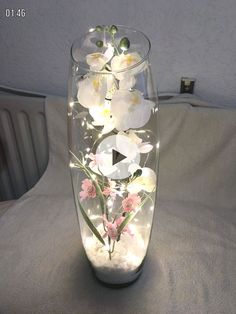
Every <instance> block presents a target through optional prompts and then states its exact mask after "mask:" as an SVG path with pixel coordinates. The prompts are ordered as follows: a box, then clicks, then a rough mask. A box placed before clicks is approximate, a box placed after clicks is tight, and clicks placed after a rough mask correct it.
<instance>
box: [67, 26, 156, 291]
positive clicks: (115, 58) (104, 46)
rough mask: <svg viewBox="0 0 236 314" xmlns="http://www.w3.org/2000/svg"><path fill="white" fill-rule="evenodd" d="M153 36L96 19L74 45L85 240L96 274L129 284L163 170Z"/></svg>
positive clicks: (73, 157) (75, 156)
mask: <svg viewBox="0 0 236 314" xmlns="http://www.w3.org/2000/svg"><path fill="white" fill-rule="evenodd" d="M149 53H150V42H149V39H148V38H147V37H146V36H145V35H144V34H143V33H141V32H139V31H137V30H134V29H130V28H126V27H123V26H115V25H111V26H97V27H96V28H94V29H90V30H89V32H88V33H86V34H85V35H84V36H83V37H81V38H80V39H78V40H76V41H75V42H74V44H73V45H72V48H71V71H70V80H69V92H68V95H69V96H68V97H69V99H68V134H69V154H70V168H71V177H72V185H73V190H74V198H75V203H76V208H77V214H78V220H79V225H80V231H81V237H82V242H83V246H84V249H85V252H86V255H87V258H88V260H89V261H90V263H91V266H92V268H93V270H94V272H95V275H96V277H97V278H98V279H99V280H100V281H102V282H103V283H106V284H108V285H112V286H123V285H128V284H130V283H132V282H133V281H135V280H136V279H137V278H138V276H139V275H140V274H141V271H142V266H143V263H144V259H145V256H146V254H147V248H148V244H149V240H150V235H151V229H152V221H153V213H154V209H155V204H156V202H155V199H156V188H157V170H158V151H159V137H158V119H157V118H158V106H157V92H156V87H155V85H154V84H153V79H152V74H151V68H150V63H149Z"/></svg>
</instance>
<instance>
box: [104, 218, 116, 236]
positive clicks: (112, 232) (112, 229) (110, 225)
mask: <svg viewBox="0 0 236 314" xmlns="http://www.w3.org/2000/svg"><path fill="white" fill-rule="evenodd" d="M103 221H104V222H105V226H106V228H107V231H106V233H105V234H104V236H103V237H106V236H107V235H108V236H109V237H110V238H111V239H112V240H116V238H117V236H118V232H117V224H116V222H115V221H114V222H109V221H108V220H107V218H106V216H105V215H104V216H103Z"/></svg>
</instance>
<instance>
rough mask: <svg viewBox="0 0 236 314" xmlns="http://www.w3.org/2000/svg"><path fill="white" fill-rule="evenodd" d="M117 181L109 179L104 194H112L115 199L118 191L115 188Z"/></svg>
mask: <svg viewBox="0 0 236 314" xmlns="http://www.w3.org/2000/svg"><path fill="white" fill-rule="evenodd" d="M115 186H116V182H115V181H111V180H109V186H107V187H105V188H104V190H103V191H102V194H103V195H105V196H106V197H108V196H110V197H111V198H112V199H113V200H114V199H115V198H116V194H117V191H116V189H115Z"/></svg>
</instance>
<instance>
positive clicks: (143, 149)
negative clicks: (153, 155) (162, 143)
mask: <svg viewBox="0 0 236 314" xmlns="http://www.w3.org/2000/svg"><path fill="white" fill-rule="evenodd" d="M118 134H120V135H123V136H127V137H128V138H129V139H130V140H131V141H132V142H133V143H135V144H136V145H137V147H138V151H139V152H140V153H141V154H147V153H149V152H150V151H151V150H152V149H153V145H151V144H150V143H149V142H143V140H142V139H141V138H140V137H138V135H137V134H136V132H135V131H134V130H129V131H127V132H123V131H120V132H119V133H118Z"/></svg>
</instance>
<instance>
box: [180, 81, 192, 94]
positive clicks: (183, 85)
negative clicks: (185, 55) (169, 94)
mask: <svg viewBox="0 0 236 314" xmlns="http://www.w3.org/2000/svg"><path fill="white" fill-rule="evenodd" d="M194 85H195V78H190V77H181V82H180V94H184V93H188V94H193V92H194Z"/></svg>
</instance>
